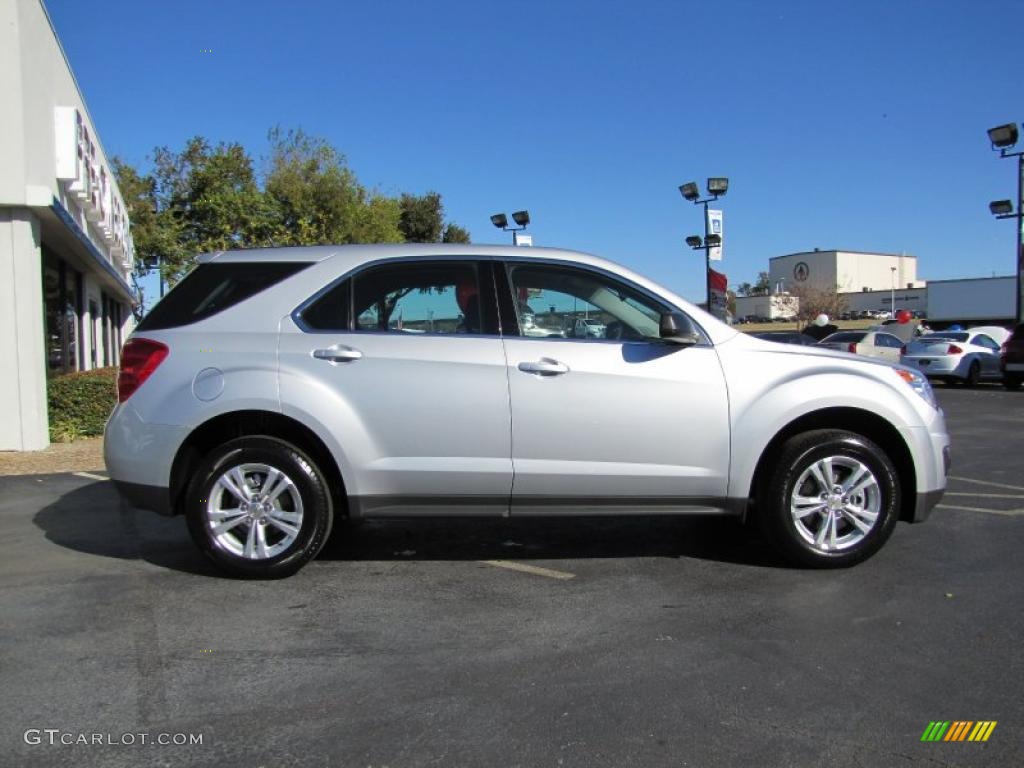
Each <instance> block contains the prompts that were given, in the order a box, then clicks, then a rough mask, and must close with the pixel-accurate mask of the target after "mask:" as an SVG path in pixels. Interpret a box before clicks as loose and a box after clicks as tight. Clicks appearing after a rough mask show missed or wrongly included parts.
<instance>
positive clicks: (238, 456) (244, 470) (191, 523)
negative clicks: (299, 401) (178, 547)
mask: <svg viewBox="0 0 1024 768" xmlns="http://www.w3.org/2000/svg"><path fill="white" fill-rule="evenodd" d="M186 493H187V499H186V508H185V516H186V519H187V521H188V529H189V533H190V534H191V535H192V539H193V541H195V543H196V545H197V546H198V547H199V549H200V550H202V551H203V553H205V554H206V555H207V556H208V557H209V558H211V559H212V560H213V561H214V562H215V563H216V564H217V565H218V566H220V567H221V568H222V569H223V570H225V571H227V572H229V573H231V574H232V575H235V576H240V577H243V578H254V579H275V578H282V577H284V576H290V575H292V574H293V573H295V572H296V571H298V570H299V569H300V568H302V566H304V565H305V564H306V563H307V562H309V561H310V560H311V559H313V558H314V557H316V555H317V553H318V552H319V551H320V549H321V548H322V547H323V545H324V543H325V542H326V540H327V537H328V535H329V534H330V530H331V523H332V519H333V509H332V507H331V498H330V493H328V490H327V484H326V481H325V478H324V475H323V473H322V472H321V471H320V469H319V468H318V467H317V466H316V464H314V462H313V461H312V459H310V458H309V457H308V456H307V455H305V454H304V453H303V452H302V451H300V450H299V449H298V448H296V447H295V446H293V445H291V444H290V443H287V442H285V441H283V440H278V439H276V438H271V437H263V436H259V437H242V438H238V439H236V440H231V441H229V442H227V443H224V444H223V445H221V446H220V447H219V448H216V449H214V450H213V451H212V452H211V453H210V454H209V455H208V456H207V457H206V458H205V460H204V461H203V463H202V464H201V466H200V467H199V468H198V470H197V471H196V473H195V475H194V476H193V479H192V482H191V483H190V485H189V488H188V490H187V492H186Z"/></svg>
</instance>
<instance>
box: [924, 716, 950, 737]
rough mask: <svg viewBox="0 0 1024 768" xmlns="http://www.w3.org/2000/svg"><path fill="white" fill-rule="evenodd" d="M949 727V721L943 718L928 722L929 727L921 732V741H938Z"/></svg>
mask: <svg viewBox="0 0 1024 768" xmlns="http://www.w3.org/2000/svg"><path fill="white" fill-rule="evenodd" d="M947 728H949V721H948V720H946V721H945V722H943V721H942V720H938V721H934V720H933V721H932V722H930V723H928V727H927V728H925V729H924V733H923V734H921V741H938V740H939V739H941V738H942V735H943V734H944V733H945V732H946V729H947Z"/></svg>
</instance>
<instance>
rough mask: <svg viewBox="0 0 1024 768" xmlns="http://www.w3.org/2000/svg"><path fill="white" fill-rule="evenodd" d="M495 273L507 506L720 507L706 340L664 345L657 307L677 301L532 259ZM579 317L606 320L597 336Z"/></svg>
mask: <svg viewBox="0 0 1024 768" xmlns="http://www.w3.org/2000/svg"><path fill="white" fill-rule="evenodd" d="M496 276H498V278H499V279H498V291H499V306H500V307H502V310H503V311H502V324H503V328H504V329H505V330H506V335H505V336H504V342H505V353H506V358H507V364H508V381H509V393H510V396H511V405H512V435H513V437H512V464H513V469H514V472H515V478H514V482H513V489H512V513H513V514H567V513H568V514H600V513H605V512H618V513H622V512H625V513H631V512H641V513H642V512H651V511H658V510H661V511H664V510H675V509H680V510H681V509H684V508H689V507H696V508H703V509H709V508H721V506H722V505H723V504H724V503H725V502H724V498H725V496H726V495H727V490H728V489H727V484H728V469H729V415H728V399H727V392H726V386H725V381H724V376H723V372H722V369H721V366H720V364H719V361H718V356H717V354H716V352H715V350H714V348H713V347H712V346H711V345H710V343H708V342H707V341H702V342H701V343H700V344H698V345H696V346H693V347H686V348H684V347H680V346H675V345H672V344H668V343H665V342H662V341H661V340H660V339H659V337H658V323H659V318H660V314H661V312H663V311H666V310H670V309H674V308H673V307H670V306H668V305H667V304H666V303H665V302H664V301H663V300H660V299H658V298H657V297H654V296H653V295H651V294H649V293H647V292H645V291H643V290H641V289H639V288H638V287H636V286H633V285H631V284H628V283H627V282H625V281H623V280H621V279H619V278H617V277H616V276H614V275H611V274H609V273H606V272H603V271H600V270H598V269H596V268H588V267H584V266H579V265H568V264H560V263H553V262H545V261H541V260H536V259H530V260H528V261H521V262H517V261H511V262H509V263H507V264H506V269H505V270H502V269H500V268H498V269H496ZM501 278H505V279H506V280H507V282H503V281H502V280H501ZM513 313H514V315H513V316H521V315H524V314H525V315H527V316H528V317H529V318H530V320H529V323H530V325H529V327H528V328H523V329H522V332H517V330H516V329H515V327H514V325H513V324H511V323H506V322H505V317H506V315H507V314H513ZM584 316H586V317H587V318H590V319H593V320H596V321H597V322H598V324H599V325H601V326H603V329H602V330H601V331H600V337H594V336H593V335H591V333H590V332H587V331H582V330H576V329H578V328H579V324H578V323H577V322H576V320H577V319H578V318H580V317H584ZM520 327H522V326H520ZM510 328H511V333H509V332H508V331H509V329H510Z"/></svg>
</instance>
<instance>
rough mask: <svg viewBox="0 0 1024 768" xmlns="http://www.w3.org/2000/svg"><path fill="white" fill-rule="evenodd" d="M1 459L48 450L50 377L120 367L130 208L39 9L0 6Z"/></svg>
mask: <svg viewBox="0 0 1024 768" xmlns="http://www.w3.org/2000/svg"><path fill="white" fill-rule="evenodd" d="M0 105H2V113H3V120H0V359H2V360H3V361H4V363H3V365H2V366H0V402H2V403H3V416H2V418H0V450H34V449H40V448H45V447H46V446H47V445H48V444H49V437H48V429H49V425H48V419H47V407H46V403H47V399H46V388H47V381H48V380H49V378H50V377H52V376H55V375H58V374H62V373H68V372H72V371H84V370H90V369H92V368H100V367H104V366H110V365H116V364H117V362H118V354H119V351H120V347H121V341H122V339H123V338H124V337H125V336H126V335H127V334H128V333H129V331H130V330H131V326H132V312H131V308H132V304H133V302H134V301H135V294H134V291H133V289H132V284H131V270H132V262H133V256H134V254H133V248H132V240H131V234H130V232H129V226H128V218H127V215H126V211H125V205H124V201H123V199H122V198H121V193H120V192H119V191H118V188H117V184H116V182H115V181H114V176H113V173H112V171H111V167H110V163H109V160H108V158H107V156H106V154H105V153H104V151H103V146H102V144H101V143H100V139H99V134H98V133H97V131H96V127H95V125H94V124H93V121H92V119H91V118H90V116H89V111H88V109H87V107H86V104H85V100H84V98H83V97H82V93H81V90H80V89H79V87H78V84H77V82H76V81H75V76H74V74H73V73H72V71H71V67H70V66H69V64H68V61H67V57H66V56H65V54H64V50H63V49H62V47H61V44H60V41H59V40H58V38H57V34H56V32H55V31H54V28H53V24H52V23H51V21H50V18H49V15H48V14H47V11H46V8H45V6H44V5H43V3H42V2H41V0H4V1H3V2H0Z"/></svg>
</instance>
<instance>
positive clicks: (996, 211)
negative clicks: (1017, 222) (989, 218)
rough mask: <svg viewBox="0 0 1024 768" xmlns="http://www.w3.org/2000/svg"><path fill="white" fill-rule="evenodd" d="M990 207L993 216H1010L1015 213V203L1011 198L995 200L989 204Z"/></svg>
mask: <svg viewBox="0 0 1024 768" xmlns="http://www.w3.org/2000/svg"><path fill="white" fill-rule="evenodd" d="M988 209H989V210H990V211H991V212H992V215H993V216H999V217H1004V216H1010V215H1012V214H1013V203H1011V202H1010V201H1009V200H993V201H992V202H991V203H989V204H988Z"/></svg>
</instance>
